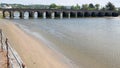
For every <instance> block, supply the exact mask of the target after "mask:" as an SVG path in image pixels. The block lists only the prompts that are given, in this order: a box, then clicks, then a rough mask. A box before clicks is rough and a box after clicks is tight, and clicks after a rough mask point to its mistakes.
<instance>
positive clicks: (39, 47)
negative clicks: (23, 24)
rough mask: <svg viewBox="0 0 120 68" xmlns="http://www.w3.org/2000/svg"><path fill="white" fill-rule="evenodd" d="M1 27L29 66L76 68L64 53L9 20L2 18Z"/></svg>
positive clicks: (39, 67) (36, 67)
mask: <svg viewBox="0 0 120 68" xmlns="http://www.w3.org/2000/svg"><path fill="white" fill-rule="evenodd" d="M0 28H2V29H3V32H4V33H5V34H6V36H7V37H8V39H9V42H10V44H12V45H11V46H12V47H13V48H14V49H15V50H16V51H17V52H18V54H19V55H20V57H21V58H22V60H23V62H24V63H25V65H26V66H27V68H74V67H73V66H72V64H71V63H70V62H68V61H66V60H65V58H64V57H63V55H62V54H60V53H57V52H55V51H54V50H52V49H51V48H49V47H48V46H46V45H45V44H44V43H43V42H42V41H40V40H37V39H36V38H34V37H32V36H30V35H28V34H26V33H25V32H24V31H22V30H21V29H19V28H18V27H17V26H15V25H14V24H13V23H11V22H9V21H8V20H4V19H0Z"/></svg>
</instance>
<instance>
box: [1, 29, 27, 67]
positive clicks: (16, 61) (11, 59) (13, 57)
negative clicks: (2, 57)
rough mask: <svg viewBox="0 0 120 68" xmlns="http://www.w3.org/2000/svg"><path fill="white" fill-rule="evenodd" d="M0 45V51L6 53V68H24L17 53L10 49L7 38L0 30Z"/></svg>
mask: <svg viewBox="0 0 120 68" xmlns="http://www.w3.org/2000/svg"><path fill="white" fill-rule="evenodd" d="M0 43H1V49H2V51H6V56H7V68H26V66H25V64H24V63H23V61H22V60H21V58H20V56H19V55H18V54H17V52H16V51H15V50H14V49H13V48H12V47H11V45H10V43H9V42H8V38H7V37H6V35H5V34H4V33H3V32H2V30H1V29H0Z"/></svg>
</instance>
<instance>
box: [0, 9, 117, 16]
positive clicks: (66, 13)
mask: <svg viewBox="0 0 120 68" xmlns="http://www.w3.org/2000/svg"><path fill="white" fill-rule="evenodd" d="M0 10H2V11H3V17H5V16H6V15H5V12H6V11H7V12H9V14H10V15H14V14H12V13H14V12H16V11H18V12H19V13H20V17H24V13H25V12H28V13H29V16H32V17H33V16H34V13H35V12H37V13H38V16H42V17H43V18H47V17H51V18H55V16H56V14H57V15H58V16H59V17H60V16H63V17H64V16H67V17H68V18H70V17H77V16H79V15H80V13H81V15H83V17H94V15H95V16H98V17H99V15H100V14H101V15H103V17H104V16H108V17H111V16H113V17H114V16H118V15H119V14H118V12H117V11H101V10H99V11H98V10H94V11H90V10H71V9H20V8H12V9H0ZM39 14H40V15H39ZM62 14H63V15H62ZM21 15H22V16H21ZM44 16H45V17H44ZM11 17H14V16H11ZM63 17H60V18H63Z"/></svg>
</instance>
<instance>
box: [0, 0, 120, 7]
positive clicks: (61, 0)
mask: <svg viewBox="0 0 120 68" xmlns="http://www.w3.org/2000/svg"><path fill="white" fill-rule="evenodd" d="M0 2H1V3H19V4H45V5H49V4H51V3H56V4H58V5H65V6H70V5H75V4H77V3H78V4H80V5H81V4H86V3H87V4H88V3H93V4H96V3H98V4H101V5H103V6H104V5H105V4H106V3H107V2H112V3H113V4H114V5H115V6H117V7H120V0H1V1H0Z"/></svg>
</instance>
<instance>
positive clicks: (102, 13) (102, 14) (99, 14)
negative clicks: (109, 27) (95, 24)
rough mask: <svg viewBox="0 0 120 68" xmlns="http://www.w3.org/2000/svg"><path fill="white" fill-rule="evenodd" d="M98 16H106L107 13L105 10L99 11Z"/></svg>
mask: <svg viewBox="0 0 120 68" xmlns="http://www.w3.org/2000/svg"><path fill="white" fill-rule="evenodd" d="M97 16H98V17H103V16H105V13H104V12H98V14H97Z"/></svg>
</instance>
